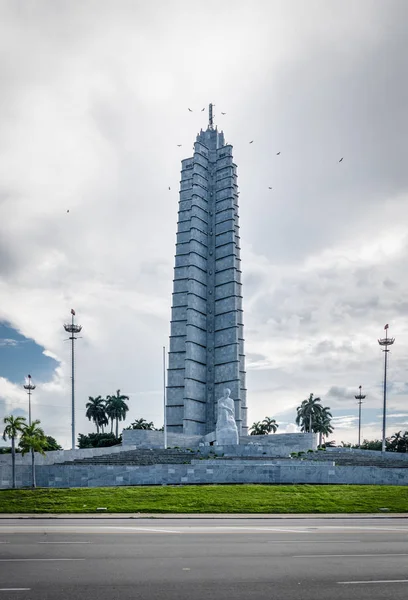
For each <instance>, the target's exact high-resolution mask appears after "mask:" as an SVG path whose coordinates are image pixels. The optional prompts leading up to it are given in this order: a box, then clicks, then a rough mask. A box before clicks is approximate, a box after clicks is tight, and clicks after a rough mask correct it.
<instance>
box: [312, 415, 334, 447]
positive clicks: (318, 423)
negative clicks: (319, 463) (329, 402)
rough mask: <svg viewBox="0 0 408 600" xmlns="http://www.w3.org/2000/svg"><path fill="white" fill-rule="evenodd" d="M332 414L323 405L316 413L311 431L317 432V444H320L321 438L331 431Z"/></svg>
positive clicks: (332, 429)
mask: <svg viewBox="0 0 408 600" xmlns="http://www.w3.org/2000/svg"><path fill="white" fill-rule="evenodd" d="M331 419H332V414H331V412H330V408H329V407H328V406H324V407H323V408H322V410H321V411H320V413H318V414H317V416H316V420H315V423H314V425H313V431H314V432H315V433H318V434H319V446H321V445H322V438H323V437H328V436H329V435H330V434H331V433H333V431H334V428H333V427H332V424H331Z"/></svg>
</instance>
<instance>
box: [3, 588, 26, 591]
mask: <svg viewBox="0 0 408 600" xmlns="http://www.w3.org/2000/svg"><path fill="white" fill-rule="evenodd" d="M30 590H31V588H0V592H29V591H30Z"/></svg>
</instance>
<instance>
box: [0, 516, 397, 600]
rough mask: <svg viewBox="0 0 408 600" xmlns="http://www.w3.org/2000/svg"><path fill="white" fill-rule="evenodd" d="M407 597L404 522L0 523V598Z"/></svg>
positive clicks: (293, 599) (223, 599)
mask: <svg viewBox="0 0 408 600" xmlns="http://www.w3.org/2000/svg"><path fill="white" fill-rule="evenodd" d="M407 596H408V518H407V519H404V518H390V519H388V518H386V519H356V518H353V519H338V518H337V519H313V518H311V519H306V520H305V519H301V520H300V519H290V520H288V519H273V520H270V519H266V520H261V519H259V520H258V519H231V518H230V519H226V520H222V519H179V518H172V519H137V520H131V519H110V518H105V519H58V520H57V519H56V520H53V519H44V520H43V519H41V520H40V519H35V520H18V519H7V520H1V521H0V600H8V599H9V598H11V599H16V600H20V599H21V600H68V599H69V600H72V599H80V600H84V599H86V600H119V599H120V600H127V599H132V600H138V599H143V600H144V599H146V600H156V599H164V598H165V599H166V600H198V599H205V600H211V599H213V598H214V599H217V600H241V599H242V600H252V599H256V600H260V599H268V600H269V599H272V598H274V599H275V598H276V599H281V598H282V599H285V600H297V599H299V600H309V599H310V600H312V599H313V600H320V599H321V600H323V599H324V600H327V599H328V598H330V600H337V599H340V598H341V599H342V600H344V599H346V600H353V599H358V600H364V599H369V600H376V599H380V598H381V599H388V598H390V599H391V598H392V600H399V599H401V600H402V599H404V600H405V599H406V598H407Z"/></svg>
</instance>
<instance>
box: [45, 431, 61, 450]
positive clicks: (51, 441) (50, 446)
mask: <svg viewBox="0 0 408 600" xmlns="http://www.w3.org/2000/svg"><path fill="white" fill-rule="evenodd" d="M45 437H46V440H47V448H46V450H48V451H50V450H62V446H60V445H59V443H58V442H57V440H56V439H55V438H53V437H52V436H51V435H47V436H45Z"/></svg>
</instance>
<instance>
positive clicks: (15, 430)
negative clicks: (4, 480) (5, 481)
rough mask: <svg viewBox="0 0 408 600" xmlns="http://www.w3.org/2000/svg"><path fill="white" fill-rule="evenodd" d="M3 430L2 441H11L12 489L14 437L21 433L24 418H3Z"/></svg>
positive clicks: (14, 463)
mask: <svg viewBox="0 0 408 600" xmlns="http://www.w3.org/2000/svg"><path fill="white" fill-rule="evenodd" d="M3 422H4V424H5V428H4V431H3V440H4V441H6V439H9V440H11V465H12V467H11V469H12V473H13V488H15V487H16V437H17V436H18V434H19V433H23V431H24V427H25V422H26V420H25V417H13V415H10V416H9V417H4V419H3Z"/></svg>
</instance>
